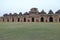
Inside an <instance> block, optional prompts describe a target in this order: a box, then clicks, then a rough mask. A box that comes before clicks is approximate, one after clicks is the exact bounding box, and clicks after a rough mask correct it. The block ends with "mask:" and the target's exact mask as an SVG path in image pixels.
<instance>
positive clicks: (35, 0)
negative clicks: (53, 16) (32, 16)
mask: <svg viewBox="0 0 60 40" xmlns="http://www.w3.org/2000/svg"><path fill="white" fill-rule="evenodd" d="M33 7H36V8H38V10H39V11H41V10H42V9H44V10H45V12H48V11H49V10H50V9H52V10H53V12H55V11H57V10H58V9H60V0H0V16H2V15H3V14H4V13H10V12H11V13H14V12H16V13H19V12H22V13H24V12H26V11H27V12H28V11H30V9H31V8H33Z"/></svg>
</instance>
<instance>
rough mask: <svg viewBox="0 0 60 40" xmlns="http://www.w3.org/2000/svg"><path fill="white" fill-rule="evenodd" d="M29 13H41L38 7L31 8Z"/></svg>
mask: <svg viewBox="0 0 60 40" xmlns="http://www.w3.org/2000/svg"><path fill="white" fill-rule="evenodd" d="M29 13H30V14H38V13H39V11H38V8H31V9H30V11H29Z"/></svg>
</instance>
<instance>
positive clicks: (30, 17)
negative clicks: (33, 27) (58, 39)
mask: <svg viewBox="0 0 60 40" xmlns="http://www.w3.org/2000/svg"><path fill="white" fill-rule="evenodd" d="M0 22H60V10H58V11H57V12H55V13H53V11H52V10H50V11H49V12H48V14H47V13H46V12H44V10H42V11H41V12H39V11H38V9H37V8H31V10H30V11H29V12H25V13H24V14H22V12H20V13H19V14H17V13H14V14H12V13H9V14H4V15H3V16H2V17H0Z"/></svg>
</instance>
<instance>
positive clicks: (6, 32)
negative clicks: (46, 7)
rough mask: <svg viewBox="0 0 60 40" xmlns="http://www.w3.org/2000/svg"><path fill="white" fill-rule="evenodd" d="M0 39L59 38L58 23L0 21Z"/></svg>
mask: <svg viewBox="0 0 60 40" xmlns="http://www.w3.org/2000/svg"><path fill="white" fill-rule="evenodd" d="M0 40H60V23H0Z"/></svg>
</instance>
